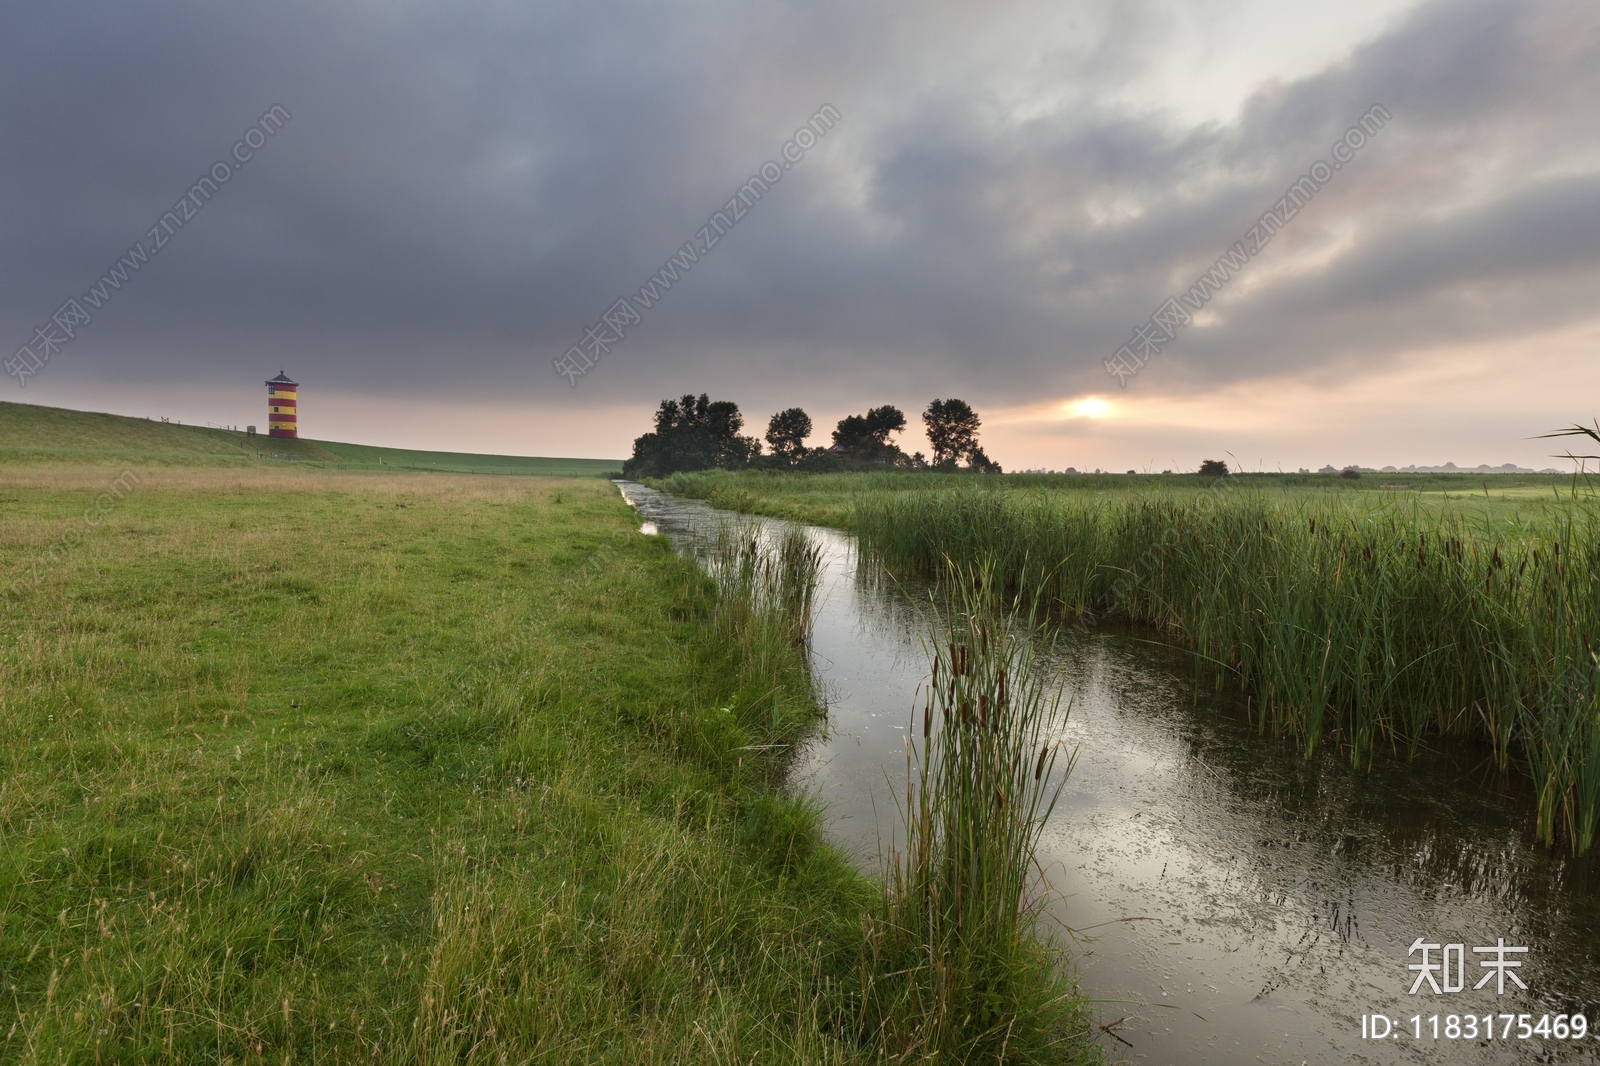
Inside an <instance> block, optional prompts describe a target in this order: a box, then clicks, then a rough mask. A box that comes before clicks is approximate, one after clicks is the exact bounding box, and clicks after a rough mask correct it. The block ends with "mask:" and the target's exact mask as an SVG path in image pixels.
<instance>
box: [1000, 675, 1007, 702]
mask: <svg viewBox="0 0 1600 1066" xmlns="http://www.w3.org/2000/svg"><path fill="white" fill-rule="evenodd" d="M1005 705H1006V672H1005V671H1004V670H1001V671H1000V706H1001V707H1004V706H1005Z"/></svg>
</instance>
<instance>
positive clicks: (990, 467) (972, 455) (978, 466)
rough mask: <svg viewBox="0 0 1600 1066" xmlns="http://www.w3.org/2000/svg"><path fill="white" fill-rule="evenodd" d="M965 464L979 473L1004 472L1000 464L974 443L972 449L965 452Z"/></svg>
mask: <svg viewBox="0 0 1600 1066" xmlns="http://www.w3.org/2000/svg"><path fill="white" fill-rule="evenodd" d="M967 465H968V466H970V467H971V468H972V469H974V470H976V471H977V472H978V473H980V474H1000V473H1004V471H1002V470H1001V469H1000V464H999V463H997V462H995V461H994V460H993V459H991V458H989V457H988V456H987V455H985V454H983V449H982V448H980V447H979V446H978V445H976V444H974V445H973V446H972V450H971V451H970V452H968V453H967Z"/></svg>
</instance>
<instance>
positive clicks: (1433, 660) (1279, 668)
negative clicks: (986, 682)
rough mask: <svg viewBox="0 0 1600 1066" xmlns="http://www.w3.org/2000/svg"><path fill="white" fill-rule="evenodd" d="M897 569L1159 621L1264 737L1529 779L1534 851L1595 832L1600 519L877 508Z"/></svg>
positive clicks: (1246, 500)
mask: <svg viewBox="0 0 1600 1066" xmlns="http://www.w3.org/2000/svg"><path fill="white" fill-rule="evenodd" d="M854 525H855V527H856V529H857V531H858V533H859V535H860V537H861V541H862V544H863V545H864V546H866V547H868V548H870V549H872V550H874V551H875V552H877V553H878V554H879V555H880V556H881V557H882V558H883V559H884V561H885V562H887V563H888V564H890V565H891V566H896V567H901V568H909V569H914V570H923V571H926V572H936V571H937V569H938V568H939V567H941V566H942V565H944V563H943V561H944V560H945V559H947V558H948V559H954V560H957V561H959V562H964V563H968V564H976V563H980V562H981V563H982V564H983V565H984V566H986V567H988V568H990V569H992V571H993V573H994V575H995V580H996V581H998V582H1000V583H1001V584H1002V585H1003V587H1004V588H1005V589H1007V590H1008V591H1009V592H1010V593H1011V594H1012V595H1015V596H1017V597H1019V598H1021V599H1022V600H1024V601H1027V602H1032V603H1038V604H1042V605H1045V606H1047V607H1049V608H1050V609H1052V610H1055V611H1058V612H1061V613H1064V614H1067V615H1077V616H1092V615H1095V614H1099V613H1111V614H1116V615H1120V616H1123V617H1126V618H1129V619H1132V620H1135V621H1139V622H1145V623H1151V624H1154V625H1157V626H1160V627H1162V628H1164V629H1166V630H1167V631H1168V632H1170V633H1172V634H1173V635H1174V636H1175V637H1176V638H1177V639H1178V640H1179V641H1180V642H1181V643H1184V644H1186V645H1187V646H1189V647H1191V648H1193V649H1194V650H1195V651H1196V652H1197V654H1198V657H1199V659H1198V661H1199V662H1201V663H1210V664H1212V665H1213V666H1215V667H1218V668H1220V669H1219V671H1218V673H1217V675H1216V676H1217V679H1218V682H1219V683H1220V682H1221V679H1222V678H1223V677H1224V676H1227V675H1231V676H1232V677H1234V678H1235V679H1236V680H1237V682H1238V683H1239V684H1240V685H1241V686H1242V687H1243V689H1244V690H1245V691H1246V692H1247V693H1249V694H1250V696H1251V704H1252V708H1253V713H1255V714H1257V715H1258V716H1259V717H1258V721H1259V723H1260V725H1261V728H1262V729H1264V730H1272V731H1275V732H1279V733H1282V734H1284V735H1287V736H1289V737H1291V738H1293V739H1294V740H1295V742H1297V743H1298V744H1299V745H1300V746H1301V747H1302V748H1303V749H1304V751H1305V752H1306V753H1307V755H1309V754H1311V753H1312V752H1314V751H1316V750H1317V749H1318V748H1319V746H1321V745H1322V744H1324V743H1329V742H1332V743H1336V744H1338V745H1340V746H1341V748H1342V749H1343V750H1344V751H1345V752H1346V754H1347V755H1348V757H1349V758H1350V759H1351V760H1352V762H1353V763H1355V764H1356V765H1358V766H1364V765H1370V764H1371V760H1372V758H1373V755H1374V753H1375V752H1376V751H1377V750H1379V749H1387V750H1389V751H1393V752H1401V753H1404V754H1406V755H1407V756H1408V757H1415V756H1416V755H1418V753H1419V752H1420V751H1421V750H1422V748H1423V745H1424V743H1425V741H1426V740H1427V739H1428V738H1430V737H1467V738H1473V739H1476V740H1480V741H1483V742H1486V743H1487V744H1489V745H1490V746H1492V748H1493V750H1494V753H1495V756H1496V758H1497V759H1498V761H1499V763H1500V765H1501V766H1502V767H1504V766H1505V765H1507V764H1508V763H1509V762H1511V761H1512V760H1518V761H1520V762H1522V763H1523V764H1525V766H1526V768H1527V770H1528V771H1529V773H1530V774H1531V775H1532V778H1533V781H1534V784H1535V787H1536V789H1537V797H1538V798H1537V807H1538V818H1537V830H1536V831H1537V833H1538V835H1539V837H1540V839H1541V840H1542V841H1543V842H1544V843H1545V844H1547V845H1553V844H1554V843H1556V842H1557V841H1562V842H1564V843H1565V844H1566V845H1567V846H1568V847H1569V848H1570V849H1571V850H1572V851H1573V853H1575V854H1579V853H1582V852H1584V851H1586V850H1587V849H1588V848H1589V847H1590V845H1591V844H1592V843H1593V841H1594V836H1595V830H1596V823H1597V820H1600V658H1597V654H1596V650H1597V649H1596V647H1595V645H1596V643H1597V642H1600V513H1597V511H1596V509H1595V507H1594V505H1593V503H1592V501H1591V502H1584V501H1583V500H1581V499H1580V500H1577V501H1575V502H1572V503H1571V504H1569V505H1568V506H1565V507H1563V508H1560V509H1558V510H1554V511H1553V512H1552V513H1551V514H1550V515H1549V516H1548V518H1547V520H1545V521H1543V522H1541V523H1540V524H1539V525H1538V526H1537V527H1536V528H1529V527H1520V528H1512V529H1509V530H1508V529H1507V528H1506V527H1504V526H1497V525H1492V524H1490V523H1489V522H1487V521H1484V522H1473V521H1471V520H1470V519H1467V518H1464V517H1460V516H1451V515H1427V514H1424V513H1423V512H1422V511H1421V510H1420V509H1417V508H1414V507H1413V508H1410V509H1406V508H1400V507H1394V506H1386V507H1372V506H1367V507H1358V506H1351V505H1348V504H1339V503H1337V502H1333V501H1317V500H1304V499H1302V500H1285V499H1274V498H1271V497H1267V496H1263V495H1258V494H1253V493H1247V492H1246V491H1245V490H1238V489H1233V490H1228V489H1223V488H1218V489H1216V490H1214V491H1212V492H1210V493H1206V494H1203V495H1200V496H1197V497H1191V498H1188V499H1174V498H1171V497H1170V496H1169V497H1165V498H1163V497H1162V496H1160V495H1139V496H1133V497H1129V498H1126V499H1121V500H1117V499H1100V500H1092V501H1084V500H1073V499H1071V498H1067V497H1063V496H1062V495H1060V494H1050V495H1045V494H1022V493H1018V494H1010V493H1002V492H988V491H955V492H942V493H901V494H893V495H890V494H876V495H868V496H863V497H862V498H861V499H860V500H859V502H858V504H857V509H856V514H855V519H854Z"/></svg>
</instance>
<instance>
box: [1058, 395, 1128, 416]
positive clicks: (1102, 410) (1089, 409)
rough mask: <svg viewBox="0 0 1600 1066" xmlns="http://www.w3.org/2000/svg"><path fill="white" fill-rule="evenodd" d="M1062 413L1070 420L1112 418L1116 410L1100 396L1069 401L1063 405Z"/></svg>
mask: <svg viewBox="0 0 1600 1066" xmlns="http://www.w3.org/2000/svg"><path fill="white" fill-rule="evenodd" d="M1061 411H1062V413H1063V414H1064V415H1066V416H1067V417H1068V418H1110V417H1111V416H1112V415H1113V414H1114V413H1115V412H1116V408H1115V407H1114V406H1112V404H1111V403H1110V402H1109V401H1106V400H1102V399H1101V398H1100V397H1098V396H1085V397H1084V398H1083V399H1081V400H1068V401H1067V402H1066V403H1064V404H1062V405H1061Z"/></svg>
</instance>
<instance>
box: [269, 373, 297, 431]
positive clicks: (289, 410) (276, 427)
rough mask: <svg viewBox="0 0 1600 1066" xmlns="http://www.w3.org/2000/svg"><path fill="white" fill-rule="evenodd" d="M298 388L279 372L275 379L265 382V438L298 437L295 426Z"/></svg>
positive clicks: (285, 375) (295, 383)
mask: <svg viewBox="0 0 1600 1066" xmlns="http://www.w3.org/2000/svg"><path fill="white" fill-rule="evenodd" d="M299 388H300V385H299V383H298V382H295V381H290V380H289V376H288V375H287V374H285V373H284V372H283V371H281V370H280V371H278V376H277V377H275V378H273V379H272V380H271V381H268V382H267V436H269V437H298V436H299V435H300V434H299V431H298V429H297V427H296V424H295V414H296V412H295V403H296V400H297V397H296V395H295V392H296V390H297V389H299Z"/></svg>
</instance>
